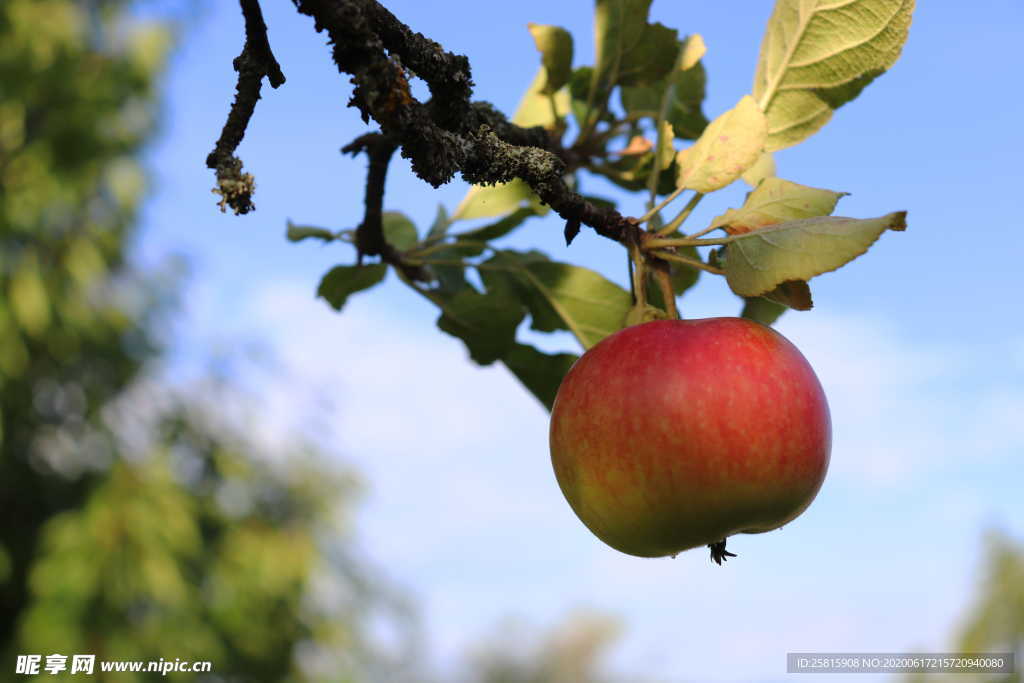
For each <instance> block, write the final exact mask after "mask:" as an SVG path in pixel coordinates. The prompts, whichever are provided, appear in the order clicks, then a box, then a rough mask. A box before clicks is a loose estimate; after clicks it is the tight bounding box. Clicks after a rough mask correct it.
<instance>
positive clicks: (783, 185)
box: [711, 178, 849, 235]
mask: <svg viewBox="0 0 1024 683" xmlns="http://www.w3.org/2000/svg"><path fill="white" fill-rule="evenodd" d="M847 194H849V193H848V192H833V191H832V190H821V189H818V188H816V187H807V186H806V185H800V184H798V183H792V182H790V181H788V180H783V179H782V178H765V179H764V180H763V181H762V182H761V184H760V185H758V186H757V189H755V190H754V191H753V192H751V193H750V194H748V195H747V199H746V201H744V202H743V206H742V207H741V208H739V209H727V210H726V212H725V213H723V214H722V215H721V216H718V217H717V218H715V220H713V221H712V222H711V227H716V228H717V227H724V228H725V231H726V232H728V233H729V234H730V235H738V234H742V233H745V232H750V231H752V230H758V229H760V228H764V227H766V226H768V225H775V224H776V223H783V222H785V221H793V220H798V219H800V218H812V217H814V216H827V215H829V214H830V213H832V211H834V210H835V208H836V202H838V201H839V200H840V199H842V198H843V197H845V196H846V195H847Z"/></svg>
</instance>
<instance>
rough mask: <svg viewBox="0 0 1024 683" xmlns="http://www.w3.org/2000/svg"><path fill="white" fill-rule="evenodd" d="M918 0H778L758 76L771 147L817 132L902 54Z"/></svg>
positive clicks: (756, 88)
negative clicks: (835, 111) (836, 110)
mask: <svg viewBox="0 0 1024 683" xmlns="http://www.w3.org/2000/svg"><path fill="white" fill-rule="evenodd" d="M913 11H914V0H846V1H845V2H826V1H825V0H778V1H777V2H776V4H775V10H774V11H773V12H772V16H771V18H770V19H769V20H768V28H767V30H766V31H765V34H764V40H763V41H762V43H761V54H760V58H759V60H758V64H757V73H756V75H755V76H754V97H755V98H756V100H757V103H758V104H759V105H760V106H761V109H762V110H763V111H764V112H765V115H766V117H767V119H768V140H767V145H766V148H767V149H768V151H774V150H777V149H784V148H786V147H790V146H792V145H795V144H797V143H798V142H801V141H802V140H804V139H806V138H807V137H809V136H810V135H812V134H814V133H815V132H816V131H817V130H818V129H819V128H821V127H822V126H823V125H825V123H826V122H827V121H828V120H829V119H830V118H831V117H832V112H833V111H834V110H835V109H838V108H839V107H841V106H842V105H843V104H845V103H847V102H849V101H850V100H852V99H854V98H855V97H857V95H859V94H860V91H861V90H863V89H864V87H865V86H867V85H868V84H869V83H870V82H871V81H873V80H874V79H875V78H877V77H878V76H880V75H881V74H883V73H884V72H885V71H886V70H887V69H888V68H889V67H891V66H892V65H893V64H894V63H895V62H896V59H897V58H898V57H899V56H900V52H901V51H902V49H903V44H904V43H905V42H906V40H907V33H908V31H909V28H910V19H911V14H912V13H913Z"/></svg>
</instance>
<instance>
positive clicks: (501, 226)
mask: <svg viewBox="0 0 1024 683" xmlns="http://www.w3.org/2000/svg"><path fill="white" fill-rule="evenodd" d="M536 215H537V209H536V208H535V207H534V206H524V207H521V208H518V209H516V210H515V211H513V212H512V213H510V214H509V215H507V216H505V217H504V218H502V219H501V220H499V221H497V222H494V223H491V224H490V225H485V226H483V227H482V228H477V229H476V230H469V231H467V232H464V233H461V234H460V235H459V237H460V238H462V239H471V240H479V241H481V242H489V241H490V240H496V239H498V238H499V237H504V236H505V235H507V234H508V233H510V232H512V231H513V230H515V229H516V228H518V227H519V226H520V225H522V224H523V222H524V221H525V220H526V219H527V218H530V217H531V216H536Z"/></svg>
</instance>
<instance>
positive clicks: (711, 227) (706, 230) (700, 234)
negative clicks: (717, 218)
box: [686, 225, 725, 240]
mask: <svg viewBox="0 0 1024 683" xmlns="http://www.w3.org/2000/svg"><path fill="white" fill-rule="evenodd" d="M724 227H725V226H724V225H709V226H708V227H706V228H704V229H703V230H699V231H697V232H695V233H693V234H692V235H687V236H686V239H691V240H695V239H697V238H698V237H703V236H704V235H706V234H708V233H709V232H712V231H713V230H718V229H719V228H724Z"/></svg>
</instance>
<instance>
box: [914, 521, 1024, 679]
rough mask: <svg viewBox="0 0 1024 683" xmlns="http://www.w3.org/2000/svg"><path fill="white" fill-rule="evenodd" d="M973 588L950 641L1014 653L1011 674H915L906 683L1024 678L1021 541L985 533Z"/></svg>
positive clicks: (971, 649) (962, 649)
mask: <svg viewBox="0 0 1024 683" xmlns="http://www.w3.org/2000/svg"><path fill="white" fill-rule="evenodd" d="M986 546H987V549H986V552H985V556H984V562H983V566H982V569H981V572H980V576H979V580H978V588H977V592H976V594H975V596H974V599H973V601H972V602H971V604H970V607H969V608H968V611H967V614H966V615H965V617H964V620H963V623H962V625H961V627H960V628H959V629H958V632H957V633H956V635H955V637H954V641H953V647H952V649H951V651H952V652H958V653H969V654H979V653H1008V652H1009V653H1015V657H1016V671H1015V672H1014V673H1012V674H987V675H986V674H943V675H935V674H914V675H909V676H906V677H904V679H903V680H904V681H905V682H906V683H924V681H929V682H932V681H934V682H935V683H944V682H945V681H958V682H960V683H981V682H985V683H1021V681H1024V666H1022V665H1024V545H1022V544H1020V543H1019V542H1017V541H1015V540H1014V539H1013V538H1011V537H1009V536H1007V535H1005V534H1002V533H998V532H990V533H989V534H988V536H987V537H986Z"/></svg>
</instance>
